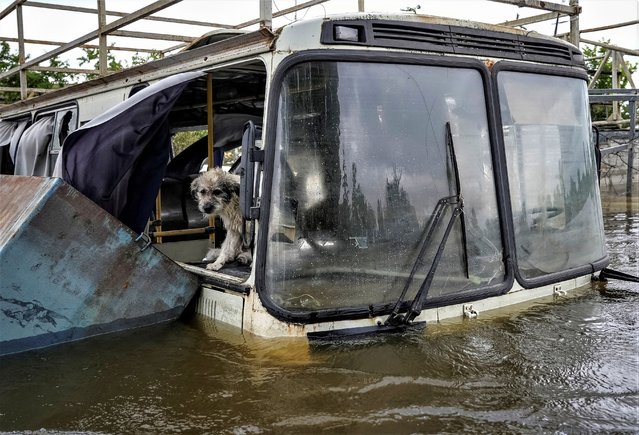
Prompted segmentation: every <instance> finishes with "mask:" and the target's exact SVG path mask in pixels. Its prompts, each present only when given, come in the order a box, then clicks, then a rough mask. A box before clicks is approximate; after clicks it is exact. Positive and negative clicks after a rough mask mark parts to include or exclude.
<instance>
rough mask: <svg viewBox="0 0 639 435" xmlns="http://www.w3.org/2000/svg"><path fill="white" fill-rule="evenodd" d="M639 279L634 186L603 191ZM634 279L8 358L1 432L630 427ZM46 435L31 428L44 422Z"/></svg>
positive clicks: (165, 333)
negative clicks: (304, 327) (314, 329)
mask: <svg viewBox="0 0 639 435" xmlns="http://www.w3.org/2000/svg"><path fill="white" fill-rule="evenodd" d="M604 214H605V223H606V232H607V235H608V243H609V253H610V256H611V260H612V262H611V267H612V268H614V269H617V270H621V271H624V272H627V273H631V274H635V275H639V266H638V258H637V257H638V256H639V197H638V196H634V197H633V198H632V199H630V200H627V199H626V198H625V197H624V196H616V195H614V194H612V193H610V194H606V195H604ZM638 302H639V284H632V283H624V282H618V281H615V282H613V281H610V282H609V283H607V284H605V285H604V284H596V285H593V286H592V288H587V289H585V290H584V291H581V292H579V293H578V294H576V295H573V296H572V297H568V298H562V299H557V300H554V301H553V300H551V301H547V302H545V303H540V304H531V305H529V306H527V307H519V308H518V309H516V310H514V309H510V310H509V311H504V312H500V313H495V314H492V315H487V313H486V315H483V313H480V315H479V318H477V319H473V320H466V321H461V320H459V321H454V322H449V323H447V324H441V325H429V326H428V327H427V329H426V330H425V331H420V332H412V333H409V334H407V335H402V336H396V335H386V336H379V337H373V338H368V339H360V340H356V341H352V340H351V341H347V342H337V343H332V344H330V345H323V346H314V347H310V348H309V346H308V345H307V344H306V342H305V341H295V340H293V341H291V340H285V341H279V340H275V341H268V340H261V339H258V338H254V337H250V336H245V337H243V336H241V335H239V334H238V333H237V332H236V331H235V330H233V329H224V328H221V327H220V326H219V325H217V326H216V325H212V324H207V323H206V322H202V321H191V322H189V323H185V322H177V323H174V324H171V325H165V326H162V327H157V328H148V329H144V330H141V331H136V332H133V333H124V334H117V335H113V336H110V337H102V338H97V339H90V340H86V341H84V342H80V343H74V344H70V345H65V346H59V347H56V348H51V349H47V350H41V351H36V352H30V353H27V354H23V355H14V356H10V357H5V358H3V359H0V432H1V431H7V432H14V431H15V432H20V433H23V432H28V431H40V430H41V429H44V430H43V431H42V432H50V433H51V432H53V433H59V432H72V433H78V432H81V433H95V432H100V433H117V434H130V433H153V434H156V433H180V432H182V433H215V434H218V433H229V434H253V433H278V434H279V433H291V434H299V433H304V434H306V433H367V434H368V433H462V432H466V433H473V434H474V433H490V434H499V433H508V434H510V433H531V434H533V433H534V434H537V433H568V434H571V433H637V432H639V420H638V418H639V417H638V416H639V377H638V376H639V374H638V373H639V334H638V331H639V326H638V325H639V314H638V313H639V304H638ZM42 432H38V433H42Z"/></svg>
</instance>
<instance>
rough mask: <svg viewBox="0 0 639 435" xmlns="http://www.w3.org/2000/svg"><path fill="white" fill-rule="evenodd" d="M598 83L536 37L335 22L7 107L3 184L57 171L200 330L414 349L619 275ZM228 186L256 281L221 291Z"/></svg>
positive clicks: (461, 26)
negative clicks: (150, 263)
mask: <svg viewBox="0 0 639 435" xmlns="http://www.w3.org/2000/svg"><path fill="white" fill-rule="evenodd" d="M586 80H587V75H586V70H585V67H584V60H583V56H582V54H581V53H580V51H579V50H578V49H577V48H576V47H574V46H572V45H571V44H569V43H567V42H564V41H562V40H559V39H555V38H550V37H547V36H543V35H540V34H536V33H530V32H526V31H523V30H518V29H513V28H508V27H500V26H495V25H487V24H481V23H475V22H467V21H460V20H454V19H445V18H439V17H430V16H419V15H392V16H391V15H372V14H353V15H345V16H332V17H326V18H321V19H312V20H306V21H299V22H294V23H291V24H289V25H287V26H285V27H283V28H281V29H279V30H277V31H276V32H274V33H271V32H270V31H268V30H265V29H263V30H260V31H256V32H252V33H244V34H225V35H218V36H217V38H216V39H215V40H213V41H211V40H209V41H207V40H204V41H202V42H201V43H200V44H199V45H197V46H195V47H194V48H192V49H190V50H187V51H184V52H182V53H179V54H177V55H174V56H171V57H167V58H166V59H162V60H158V61H154V62H150V63H148V64H145V65H142V66H139V67H135V68H132V69H129V70H126V71H122V72H118V73H115V74H112V75H110V76H108V77H106V78H100V79H96V80H93V81H89V82H86V83H83V84H79V85H75V86H71V87H69V88H65V89H62V90H60V91H56V92H54V93H51V94H46V95H43V96H41V97H38V98H35V99H31V100H26V101H22V102H18V103H15V104H13V105H11V106H7V107H3V108H2V111H1V113H0V118H1V119H2V122H1V123H0V139H2V141H0V145H3V146H2V148H1V150H2V153H1V155H2V160H1V161H0V163H1V165H2V170H3V173H5V174H14V175H27V176H34V175H36V176H38V175H39V176H50V175H52V174H53V170H54V167H55V166H56V163H57V164H58V168H59V169H60V168H62V169H61V170H62V172H60V174H59V175H61V176H62V178H63V179H64V180H65V181H66V182H67V183H69V184H70V185H72V186H74V187H75V188H77V189H78V190H79V191H80V192H82V193H83V194H84V195H86V196H88V197H89V198H90V199H92V200H93V201H94V202H96V203H97V204H98V205H100V206H101V207H103V208H104V209H105V210H107V211H109V212H110V213H112V214H113V215H114V216H115V217H117V218H118V219H120V220H121V221H122V222H124V223H125V224H126V225H127V226H129V227H130V228H131V229H132V230H133V231H134V232H136V233H143V234H145V235H146V237H148V240H149V243H151V245H152V248H153V249H157V250H159V251H161V252H162V253H164V254H165V255H167V256H168V257H170V258H171V259H172V260H173V261H175V262H177V263H178V264H179V265H181V266H182V267H183V268H184V269H186V270H187V271H189V273H192V274H196V275H197V276H198V277H199V283H200V284H199V286H200V290H199V292H198V294H197V295H196V297H195V301H194V307H195V311H196V312H197V313H198V315H202V316H207V317H210V318H212V319H214V320H215V321H219V322H224V323H228V324H230V325H234V326H236V327H238V328H241V329H242V330H243V331H246V332H249V333H253V334H256V335H258V336H264V337H283V336H286V337H290V336H309V337H318V338H322V337H332V336H333V335H335V334H348V333H359V332H375V331H380V332H381V331H388V330H398V329H399V330H402V329H404V328H405V327H407V326H410V325H414V324H419V323H423V322H437V321H440V320H442V319H446V318H454V317H462V316H464V315H468V316H473V315H475V314H476V312H478V311H480V312H483V311H486V310H490V309H494V308H499V307H503V306H506V305H511V304H515V303H520V302H524V301H528V300H533V299H536V298H541V297H545V296H552V295H553V294H558V293H560V294H563V293H564V292H567V291H570V290H573V289H577V288H579V287H582V286H585V285H588V284H589V282H590V280H591V277H592V275H593V274H594V273H595V272H597V271H599V270H601V269H603V268H604V267H605V266H606V264H607V261H608V260H607V254H606V248H605V239H604V232H603V220H602V214H601V205H600V197H599V190H598V183H597V167H596V161H595V150H594V147H593V144H592V141H591V127H590V114H589V104H588V91H587V81H586ZM189 131H198V132H199V134H198V133H192V135H193V137H194V138H197V139H194V143H193V144H192V145H191V146H189V147H188V148H186V149H185V150H183V151H181V152H179V153H177V150H175V149H173V148H172V147H171V138H172V137H174V136H175V135H176V134H179V133H181V132H189ZM181 134H182V135H183V136H184V133H181ZM65 139H66V140H65ZM63 144H64V147H62V145H63ZM61 149H62V152H61V151H60V150H61ZM240 150H241V152H240ZM240 154H241V157H238V156H239V155H240ZM61 159H62V161H59V160H61ZM234 160H236V161H234ZM223 165H226V166H225V167H226V168H227V170H230V171H236V172H238V173H241V176H242V185H241V187H242V188H241V191H240V197H241V198H240V199H241V203H242V213H243V217H244V219H245V231H244V241H245V243H246V244H247V246H250V249H252V250H253V262H252V264H251V265H248V266H247V265H242V264H237V263H230V264H227V265H226V266H225V267H223V268H222V269H220V270H219V271H209V270H207V269H206V268H205V264H204V263H202V258H203V257H204V256H205V254H206V252H207V249H208V248H209V247H210V245H211V244H213V245H216V246H219V245H220V243H221V241H222V240H223V238H224V231H223V229H222V228H221V227H220V224H219V222H217V223H216V222H209V221H208V220H206V219H204V218H203V216H202V213H200V212H199V211H198V210H197V208H196V204H195V202H194V200H193V198H192V196H191V193H190V189H189V185H190V183H191V181H192V180H193V178H194V177H195V176H197V174H198V173H200V171H202V170H205V169H206V168H207V167H211V166H223Z"/></svg>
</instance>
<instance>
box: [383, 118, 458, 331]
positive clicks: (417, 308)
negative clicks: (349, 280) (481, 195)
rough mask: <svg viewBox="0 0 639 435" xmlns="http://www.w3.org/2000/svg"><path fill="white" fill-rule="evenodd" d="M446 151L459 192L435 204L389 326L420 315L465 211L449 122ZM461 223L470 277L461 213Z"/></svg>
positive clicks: (410, 320) (456, 188)
mask: <svg viewBox="0 0 639 435" xmlns="http://www.w3.org/2000/svg"><path fill="white" fill-rule="evenodd" d="M446 151H447V154H448V161H449V163H450V169H452V174H451V175H452V177H453V178H454V182H455V185H454V187H455V192H456V194H455V195H452V196H449V197H445V198H442V199H440V200H439V201H437V204H436V205H435V209H434V210H433V215H432V216H433V218H432V219H431V221H430V224H429V225H427V227H426V228H428V232H427V233H426V238H425V240H424V242H423V243H422V247H421V249H420V251H419V254H417V258H416V259H415V263H414V264H413V268H412V269H411V271H410V274H409V276H408V279H407V280H406V282H405V284H404V288H403V289H402V292H401V294H400V296H399V298H398V299H397V302H395V306H394V307H393V311H391V314H390V315H389V316H388V318H387V319H386V321H385V322H384V325H386V326H396V325H400V324H409V323H410V322H412V321H413V319H414V318H415V317H417V316H418V315H419V314H420V313H421V311H422V306H423V304H424V301H425V300H426V297H427V296H428V291H429V290H430V286H431V284H432V283H433V277H434V276H435V271H436V270H437V266H438V265H439V261H440V260H441V257H442V254H443V252H444V248H445V247H446V241H447V240H448V236H449V235H450V232H451V230H452V228H453V224H454V223H455V219H456V218H457V216H460V215H462V213H463V210H464V201H463V199H462V194H461V180H460V178H459V167H458V166H457V156H456V155H455V146H454V143H453V134H452V132H451V129H450V122H446ZM449 205H454V207H453V211H452V215H451V217H450V219H449V220H448V225H447V226H446V231H445V232H444V235H443V236H442V239H441V241H440V242H439V247H438V248H437V253H436V254H435V257H434V258H433V262H432V263H431V266H430V269H429V270H428V274H427V275H426V278H425V279H424V281H423V282H422V284H421V285H420V287H419V290H418V291H417V294H416V295H415V298H414V299H413V301H412V302H411V304H410V308H409V309H408V311H407V312H406V314H405V315H403V316H402V315H400V314H399V310H400V309H401V306H402V305H403V303H404V298H405V297H406V293H407V292H408V288H409V287H410V285H411V283H412V281H413V277H414V276H415V272H416V271H417V269H418V268H419V267H420V266H421V264H422V260H423V257H424V255H425V253H426V250H427V249H428V247H429V246H430V244H431V241H432V237H433V234H434V232H435V228H437V226H438V224H439V221H440V220H441V219H442V216H443V213H444V210H445V209H446V206H449ZM461 225H462V245H463V250H464V253H463V255H464V268H465V270H466V276H468V257H467V255H468V252H467V249H466V228H465V222H464V219H463V215H462V222H461ZM425 230H426V229H425Z"/></svg>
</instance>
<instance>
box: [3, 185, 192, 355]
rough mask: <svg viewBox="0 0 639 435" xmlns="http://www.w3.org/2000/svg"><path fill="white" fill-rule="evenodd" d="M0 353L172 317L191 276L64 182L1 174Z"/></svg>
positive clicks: (184, 300)
mask: <svg viewBox="0 0 639 435" xmlns="http://www.w3.org/2000/svg"><path fill="white" fill-rule="evenodd" d="M0 204H1V205H0V355H4V354H9V353H16V352H21V351H26V350H30V349H35V348H39V347H44V346H49V345H52V344H57V343H63V342H67V341H73V340H78V339H81V338H85V337H89V336H93V335H98V334H104V333H108V332H114V331H121V330H125V329H130V328H135V327H141V326H147V325H152V324H155V323H160V322H164V321H169V320H172V319H176V318H177V317H178V316H179V315H180V314H181V313H182V312H183V310H184V308H185V307H186V305H187V304H188V303H189V301H190V300H191V298H192V297H193V295H194V294H195V292H196V290H197V288H198V280H197V277H195V276H194V275H193V274H190V273H188V272H186V271H185V270H183V269H182V268H181V267H180V266H178V265H177V264H176V263H174V262H173V261H171V260H170V259H169V258H168V257H165V256H164V254H162V253H160V252H159V251H158V250H156V249H155V248H153V247H148V248H146V249H144V250H142V249H141V248H142V246H143V244H142V242H136V238H137V235H136V234H135V233H133V232H132V231H131V230H130V229H129V228H127V227H126V226H124V225H123V224H122V223H121V222H119V221H118V220H117V219H116V218H115V217H113V216H111V215H110V214H108V213H107V212H105V211H104V210H102V209H101V208H100V207H98V206H97V205H95V204H94V203H93V202H91V201H90V200H89V199H87V198H86V197H84V196H83V195H82V194H81V193H79V192H78V191H76V190H75V189H74V188H73V187H71V186H69V185H68V184H66V183H64V182H63V181H62V180H61V179H51V178H38V177H16V176H0Z"/></svg>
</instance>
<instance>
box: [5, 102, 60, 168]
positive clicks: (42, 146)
mask: <svg viewBox="0 0 639 435" xmlns="http://www.w3.org/2000/svg"><path fill="white" fill-rule="evenodd" d="M53 127H54V116H53V115H52V114H49V115H46V116H42V117H40V118H38V119H36V121H35V122H34V123H33V124H32V125H31V126H30V127H29V128H27V129H26V130H25V131H24V133H23V134H22V136H21V137H20V140H19V141H18V143H17V148H16V150H15V160H14V163H15V175H38V176H44V175H48V172H47V171H48V164H49V158H48V156H49V153H48V150H49V146H50V144H51V137H52V135H53Z"/></svg>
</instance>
